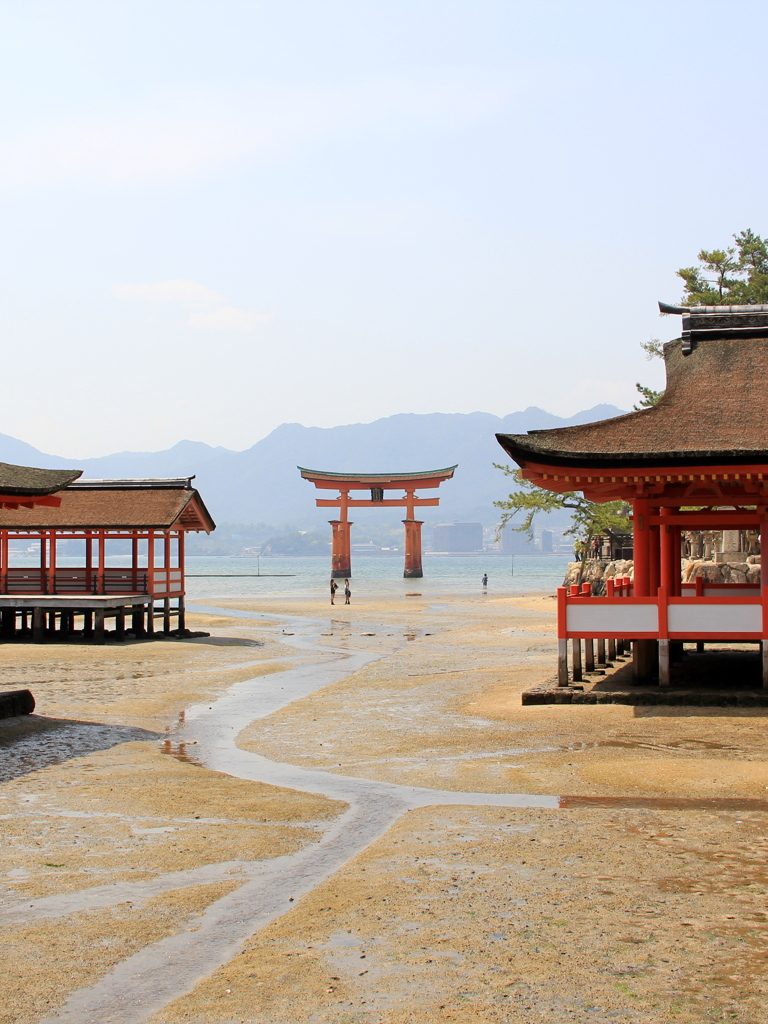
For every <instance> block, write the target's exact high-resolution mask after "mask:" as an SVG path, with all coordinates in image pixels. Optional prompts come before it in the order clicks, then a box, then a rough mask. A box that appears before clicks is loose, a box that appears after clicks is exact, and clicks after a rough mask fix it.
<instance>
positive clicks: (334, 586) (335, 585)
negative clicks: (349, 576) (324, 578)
mask: <svg viewBox="0 0 768 1024" xmlns="http://www.w3.org/2000/svg"><path fill="white" fill-rule="evenodd" d="M338 589H339V585H338V583H337V582H336V580H335V579H334V578H333V577H331V604H334V600H333V599H334V598H335V597H336V591H337V590H338Z"/></svg>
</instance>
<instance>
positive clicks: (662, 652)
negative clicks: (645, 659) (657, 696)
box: [659, 640, 670, 686]
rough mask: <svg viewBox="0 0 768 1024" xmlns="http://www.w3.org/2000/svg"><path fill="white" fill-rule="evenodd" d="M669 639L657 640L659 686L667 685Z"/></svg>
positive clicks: (668, 674) (668, 675)
mask: <svg viewBox="0 0 768 1024" xmlns="http://www.w3.org/2000/svg"><path fill="white" fill-rule="evenodd" d="M669 678H670V673H669V640H659V686H669Z"/></svg>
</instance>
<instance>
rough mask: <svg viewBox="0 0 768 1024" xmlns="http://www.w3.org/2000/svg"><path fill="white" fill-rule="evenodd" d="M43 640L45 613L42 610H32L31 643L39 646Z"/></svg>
mask: <svg viewBox="0 0 768 1024" xmlns="http://www.w3.org/2000/svg"><path fill="white" fill-rule="evenodd" d="M44 640H45V611H44V610H43V609H42V608H33V609H32V642H33V643H36V644H41V643H42V642H43V641H44Z"/></svg>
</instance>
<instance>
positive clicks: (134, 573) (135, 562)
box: [131, 530, 139, 590]
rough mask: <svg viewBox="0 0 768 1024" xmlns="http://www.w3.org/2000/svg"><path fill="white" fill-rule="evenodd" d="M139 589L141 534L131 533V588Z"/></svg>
mask: <svg viewBox="0 0 768 1024" xmlns="http://www.w3.org/2000/svg"><path fill="white" fill-rule="evenodd" d="M138 589H139V535H138V533H137V532H136V531H135V530H134V531H133V533H132V534H131V590H138Z"/></svg>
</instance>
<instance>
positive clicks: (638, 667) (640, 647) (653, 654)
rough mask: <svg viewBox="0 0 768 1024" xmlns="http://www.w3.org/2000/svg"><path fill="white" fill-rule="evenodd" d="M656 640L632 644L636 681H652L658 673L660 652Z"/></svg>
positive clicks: (636, 641) (637, 641)
mask: <svg viewBox="0 0 768 1024" xmlns="http://www.w3.org/2000/svg"><path fill="white" fill-rule="evenodd" d="M656 643H657V641H656V640H635V641H634V643H633V644H632V648H633V651H632V667H633V674H634V677H635V679H650V678H651V676H652V675H654V674H655V671H656V659H657V658H658V651H657V647H656Z"/></svg>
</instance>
